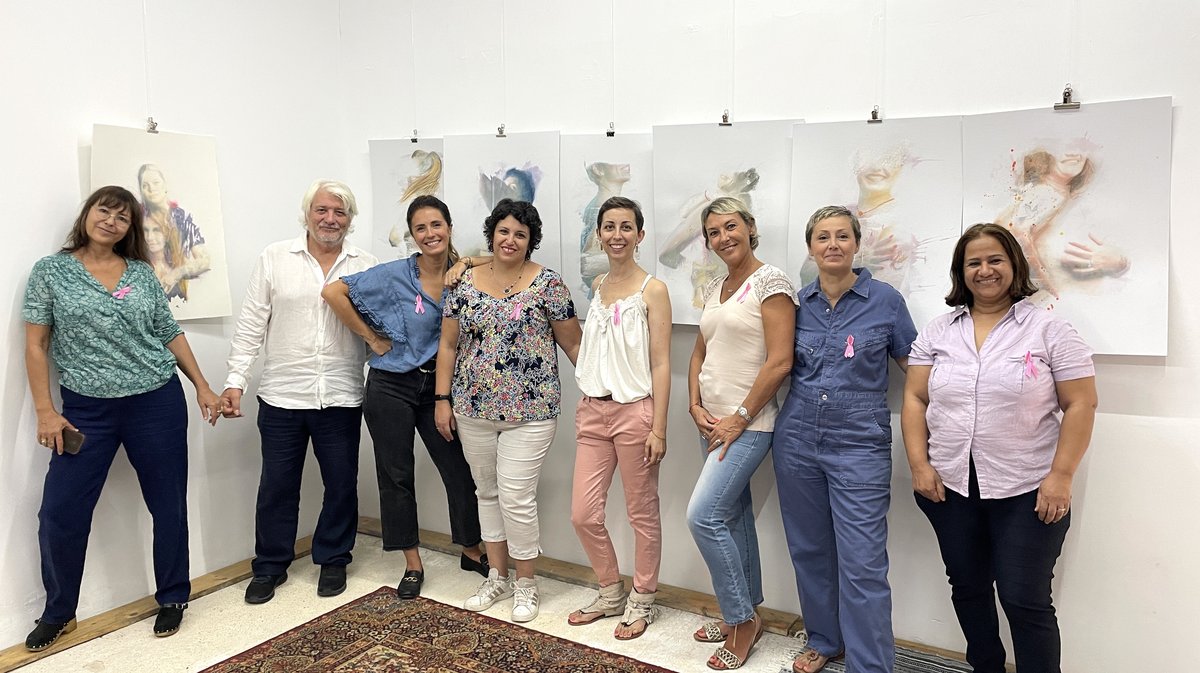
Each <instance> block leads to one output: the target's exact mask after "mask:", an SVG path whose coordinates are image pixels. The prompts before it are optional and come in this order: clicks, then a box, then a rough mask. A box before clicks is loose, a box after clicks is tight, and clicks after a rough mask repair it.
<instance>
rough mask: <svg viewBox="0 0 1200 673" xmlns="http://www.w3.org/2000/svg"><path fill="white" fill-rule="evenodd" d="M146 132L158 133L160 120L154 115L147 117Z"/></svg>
mask: <svg viewBox="0 0 1200 673" xmlns="http://www.w3.org/2000/svg"><path fill="white" fill-rule="evenodd" d="M146 133H158V122H156V121H154V117H146Z"/></svg>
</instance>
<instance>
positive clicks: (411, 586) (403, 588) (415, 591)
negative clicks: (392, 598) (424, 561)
mask: <svg viewBox="0 0 1200 673" xmlns="http://www.w3.org/2000/svg"><path fill="white" fill-rule="evenodd" d="M424 583H425V571H424V570H406V571H404V577H402V578H401V579H400V584H398V585H396V595H397V596H399V597H400V598H416V597H417V596H420V595H421V585H422V584H424Z"/></svg>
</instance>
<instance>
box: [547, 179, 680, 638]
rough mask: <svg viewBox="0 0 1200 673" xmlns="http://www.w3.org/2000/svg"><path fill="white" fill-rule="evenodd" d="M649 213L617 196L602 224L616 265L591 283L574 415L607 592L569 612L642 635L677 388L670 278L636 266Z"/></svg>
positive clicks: (587, 545) (578, 465)
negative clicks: (619, 503)
mask: <svg viewBox="0 0 1200 673" xmlns="http://www.w3.org/2000/svg"><path fill="white" fill-rule="evenodd" d="M644 224H645V218H644V217H643V216H642V210H641V208H640V207H639V206H638V204H637V203H636V202H635V201H632V200H630V199H627V198H624V197H620V196H614V197H612V198H610V199H608V200H607V201H605V202H604V204H603V205H601V206H600V212H599V215H598V216H597V218H596V230H597V234H598V235H599V238H600V247H601V248H602V249H603V250H604V253H605V255H607V257H608V265H609V271H608V273H606V274H604V275H602V276H600V277H599V278H597V279H596V281H595V282H594V283H593V290H594V292H593V298H592V303H591V305H590V306H589V308H588V314H587V321H586V322H585V323H584V328H583V341H582V342H581V343H580V346H579V364H578V366H577V368H576V370H575V378H576V380H577V381H578V383H579V389H580V390H581V391H582V392H583V398H582V399H581V400H580V401H579V409H578V411H577V413H576V415H575V436H576V441H577V443H578V447H579V448H578V450H577V453H576V456H575V479H574V482H575V483H574V488H573V493H572V499H571V523H572V524H574V526H575V531H576V533H578V535H579V540H580V542H581V543H582V544H583V549H584V551H585V552H587V555H588V559H589V560H590V561H591V563H592V568H593V569H594V570H595V571H596V577H597V579H598V580H599V583H600V591H599V595H598V596H597V597H596V599H595V600H594V601H592V602H591V603H590V604H589V605H588V606H587V607H584V608H582V609H580V610H576V611H575V612H573V613H571V615H570V616H569V617H568V618H567V621H568V622H569V623H570V624H572V625H582V624H590V623H592V622H594V621H596V620H597V619H601V618H604V617H615V616H617V615H623V617H622V619H621V623H620V624H618V625H617V628H616V630H615V631H614V632H613V635H614V636H615V637H616V638H618V639H621V640H629V639H632V638H637V637H638V636H640V635H642V633H644V632H645V630H646V627H647V626H648V625H649V624H650V623H651V622H653V621H654V617H655V615H656V609H655V607H654V599H655V595H656V592H657V591H658V569H659V562H660V558H661V555H662V526H661V524H660V520H659V513H658V466H659V463H661V462H662V459H663V456H664V455H665V454H666V452H667V441H666V440H667V397H668V394H669V392H670V387H671V362H670V360H671V352H670V351H671V301H670V298H669V297H668V295H667V286H666V285H665V284H664V283H663V282H662V281H660V280H657V279H655V278H653V277H652V276H651V275H650V274H649V273H647V272H646V271H645V270H643V269H642V268H641V267H640V266H638V264H637V260H636V259H635V253H636V251H637V246H638V243H640V242H641V241H642V238H644V237H645V235H646V232H645V231H644V230H643V226H644ZM617 469H620V470H621V483H622V484H623V485H624V487H625V508H626V511H627V513H628V515H629V523H630V525H631V526H632V527H633V533H634V538H635V545H634V573H633V591H631V592H630V594H629V596H628V599H626V595H625V586H624V583H623V582H622V581H621V575H620V573H619V571H618V570H617V556H616V551H615V550H614V549H613V544H612V540H610V539H609V536H608V530H607V529H606V528H605V527H604V507H605V504H606V502H607V499H608V489H609V486H610V485H611V484H612V478H613V473H614V472H615V471H616V470H617Z"/></svg>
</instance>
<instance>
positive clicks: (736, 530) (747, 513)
mask: <svg viewBox="0 0 1200 673" xmlns="http://www.w3.org/2000/svg"><path fill="white" fill-rule="evenodd" d="M771 435H772V433H770V432H752V431H746V432H743V433H742V435H741V437H738V438H737V441H735V442H734V443H733V445H732V446H730V447H729V451H727V452H726V453H725V460H717V457H718V456H720V455H721V451H720V450H719V449H718V450H716V451H713V452H711V453H709V454H708V457H707V458H705V460H704V468H703V469H701V470H700V476H699V478H697V479H696V488H695V489H694V490H693V491H692V499H691V502H689V503H688V509H687V522H688V528H689V529H691V531H692V538H693V539H695V540H696V546H697V547H699V549H700V555H701V556H702V557H704V563H705V564H707V565H708V574H709V575H711V576H712V583H713V594H715V595H716V597H717V604H718V605H720V606H721V617H722V618H723V619H724V620H725V623H726V624H729V625H734V624H741V623H742V622H745V621H747V620H749V619H751V618H752V617H754V606H756V605H758V604H759V603H762V601H763V595H762V567H761V566H760V564H759V558H758V533H757V532H756V531H755V529H754V506H753V502H752V500H751V498H750V478H751V477H752V476H754V471H755V470H757V469H758V466H759V464H761V463H762V461H763V459H764V458H766V456H767V451H770V450H771ZM700 447H701V451H707V449H708V440H706V439H704V438H701V439H700Z"/></svg>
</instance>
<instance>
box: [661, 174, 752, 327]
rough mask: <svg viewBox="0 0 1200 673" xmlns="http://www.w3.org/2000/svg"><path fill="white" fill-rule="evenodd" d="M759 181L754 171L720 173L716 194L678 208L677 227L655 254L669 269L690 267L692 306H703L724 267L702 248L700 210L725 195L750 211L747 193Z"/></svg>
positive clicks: (705, 194) (704, 194)
mask: <svg viewBox="0 0 1200 673" xmlns="http://www.w3.org/2000/svg"><path fill="white" fill-rule="evenodd" d="M758 180H759V175H758V169H756V168H747V169H746V170H742V171H735V172H733V173H723V174H721V175H720V176H719V177H718V178H717V189H716V191H715V192H710V191H708V190H705V191H703V192H701V193H699V194H697V195H695V196H693V197H691V198H690V199H688V200H687V201H685V202H684V204H683V206H682V207H680V209H679V224H676V225H675V228H674V229H672V230H671V233H670V234H669V235H668V238H667V241H666V243H665V244H663V247H662V252H661V253H659V255H658V261H659V262H660V263H661V264H663V265H664V266H666V267H668V268H671V269H680V268H682V267H684V265H685V264H690V268H689V271H690V276H691V283H692V306H693V307H695V308H698V309H699V308H703V307H704V297H703V290H704V288H705V287H706V286H707V285H708V284H709V283H710V282H712V280H713V279H714V278H717V277H719V276H721V275H724V273H725V264H724V263H723V262H721V260H720V258H718V257H717V256H716V255H715V254H714V253H713V252H712V251H711V250H709V249H708V248H707V247H706V246H705V245H704V241H703V240H702V236H701V228H700V227H698V226H696V225H697V224H698V223H699V218H700V213H701V211H703V210H704V208H705V206H707V205H708V204H710V203H712V202H713V201H714V200H715V199H718V198H721V197H726V196H728V197H733V198H735V199H737V200H738V201H741V202H742V203H743V204H745V206H746V208H747V210H752V209H753V204H752V202H751V198H750V192H752V191H754V188H755V187H757V186H758Z"/></svg>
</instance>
